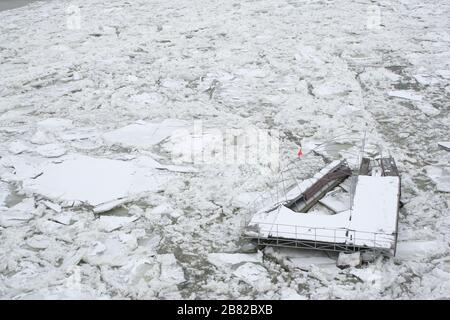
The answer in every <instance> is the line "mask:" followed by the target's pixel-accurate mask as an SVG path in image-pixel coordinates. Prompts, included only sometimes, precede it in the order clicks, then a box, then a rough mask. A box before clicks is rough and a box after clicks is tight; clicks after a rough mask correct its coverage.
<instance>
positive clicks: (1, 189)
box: [0, 181, 9, 208]
mask: <svg viewBox="0 0 450 320" xmlns="http://www.w3.org/2000/svg"><path fill="white" fill-rule="evenodd" d="M8 195H9V190H8V185H7V184H6V183H4V182H2V181H0V208H1V207H2V206H3V205H4V204H5V201H6V198H7V197H8Z"/></svg>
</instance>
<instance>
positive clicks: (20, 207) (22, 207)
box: [0, 199, 36, 227]
mask: <svg viewBox="0 0 450 320" xmlns="http://www.w3.org/2000/svg"><path fill="white" fill-rule="evenodd" d="M35 209H36V207H35V202H34V200H33V199H25V200H23V201H22V202H20V203H18V204H16V205H15V206H13V207H11V208H7V209H6V210H4V211H3V212H2V213H1V214H0V226H3V227H11V226H17V225H21V224H23V223H25V222H27V221H28V220H31V219H32V218H33V217H34V215H33V213H34V212H35Z"/></svg>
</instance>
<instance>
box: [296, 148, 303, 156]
mask: <svg viewBox="0 0 450 320" xmlns="http://www.w3.org/2000/svg"><path fill="white" fill-rule="evenodd" d="M297 155H298V156H299V157H301V156H302V155H303V152H302V148H300V149H298V153H297Z"/></svg>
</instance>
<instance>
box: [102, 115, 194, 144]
mask: <svg viewBox="0 0 450 320" xmlns="http://www.w3.org/2000/svg"><path fill="white" fill-rule="evenodd" d="M187 126H188V122H186V121H182V120H176V119H166V120H164V121H163V122H161V123H145V122H144V123H136V124H131V125H128V126H125V127H123V128H119V129H117V130H114V131H110V132H107V133H105V134H104V135H103V138H104V139H105V141H106V142H107V143H109V144H118V145H121V146H123V147H132V148H143V149H145V148H151V147H153V146H154V145H156V144H158V143H160V142H161V141H163V140H164V139H166V138H168V137H170V135H171V134H173V133H174V132H175V131H177V130H181V129H183V128H187Z"/></svg>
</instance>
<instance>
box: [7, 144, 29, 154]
mask: <svg viewBox="0 0 450 320" xmlns="http://www.w3.org/2000/svg"><path fill="white" fill-rule="evenodd" d="M8 150H9V152H11V153H12V154H21V153H23V152H25V151H28V150H29V147H28V146H27V145H26V144H24V143H23V142H21V141H15V142H11V143H10V144H9V148H8Z"/></svg>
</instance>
